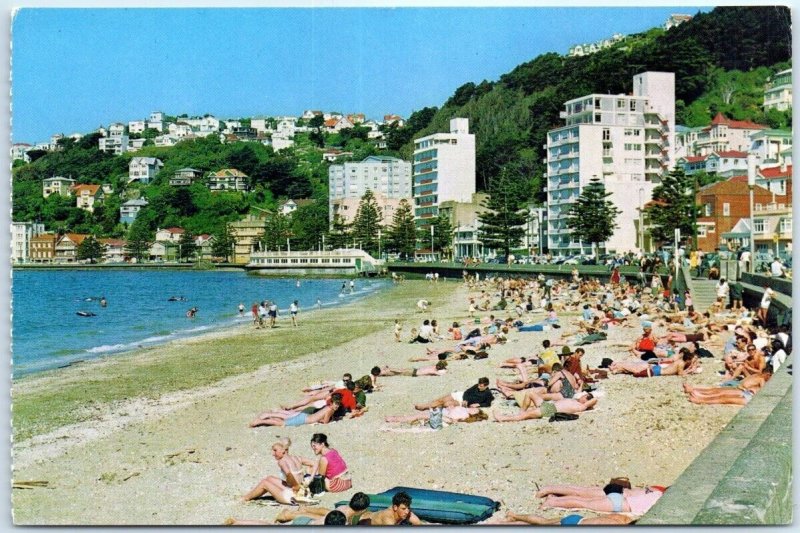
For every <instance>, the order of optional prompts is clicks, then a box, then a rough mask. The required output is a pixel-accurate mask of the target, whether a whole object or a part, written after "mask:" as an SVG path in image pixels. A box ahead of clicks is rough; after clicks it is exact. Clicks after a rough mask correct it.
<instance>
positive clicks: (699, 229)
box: [697, 225, 706, 239]
mask: <svg viewBox="0 0 800 533" xmlns="http://www.w3.org/2000/svg"><path fill="white" fill-rule="evenodd" d="M697 236H698V237H700V238H702V239H705V238H706V226H704V225H699V226H697Z"/></svg>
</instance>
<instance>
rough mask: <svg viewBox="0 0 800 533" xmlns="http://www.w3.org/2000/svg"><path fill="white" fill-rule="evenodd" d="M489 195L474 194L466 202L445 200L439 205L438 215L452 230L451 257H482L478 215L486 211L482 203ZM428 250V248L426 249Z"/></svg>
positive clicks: (482, 250) (482, 249)
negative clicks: (445, 218) (442, 217)
mask: <svg viewBox="0 0 800 533" xmlns="http://www.w3.org/2000/svg"><path fill="white" fill-rule="evenodd" d="M488 198H489V195H488V194H486V193H483V192H476V193H473V194H472V197H471V198H470V200H469V201H468V202H459V201H455V200H445V201H444V202H440V203H439V214H441V215H442V216H444V217H447V220H448V221H449V222H450V227H451V228H453V245H452V248H453V257H454V258H455V259H457V260H458V259H462V258H465V257H483V255H484V252H485V250H484V248H483V243H481V242H480V227H481V223H480V219H479V218H478V215H480V214H481V213H484V212H486V211H488V209H487V208H486V207H484V203H485V202H486V200H487V199H488ZM426 248H429V247H426Z"/></svg>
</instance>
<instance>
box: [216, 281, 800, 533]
mask: <svg viewBox="0 0 800 533" xmlns="http://www.w3.org/2000/svg"><path fill="white" fill-rule="evenodd" d="M428 279H429V280H430V281H431V283H436V282H438V276H436V277H429V278H428ZM463 282H464V283H465V284H466V286H467V288H468V293H467V294H468V299H467V301H465V302H464V315H465V316H466V319H465V320H463V321H462V322H453V323H452V324H440V323H438V322H437V320H435V319H430V318H425V319H423V318H422V317H427V316H432V314H435V308H434V307H433V306H432V304H431V302H430V301H429V300H427V299H420V300H419V301H418V302H417V311H418V312H419V313H422V315H421V318H420V320H419V322H420V323H419V324H415V325H414V327H411V328H410V329H409V331H408V333H406V331H405V328H404V324H403V323H402V322H401V321H400V320H397V321H395V324H394V327H393V330H392V331H391V333H387V336H388V339H387V340H389V339H390V340H391V342H408V343H412V344H419V345H420V351H419V354H418V356H416V357H414V358H412V359H411V360H410V362H412V363H418V364H417V365H416V366H408V367H402V368H401V367H391V366H387V365H379V364H378V365H375V366H374V367H373V368H372V369H371V371H370V372H369V374H366V375H364V376H357V377H356V378H355V379H354V377H353V376H352V375H351V374H350V373H347V372H343V374H342V375H341V379H338V376H331V380H330V381H327V382H321V383H313V384H310V385H309V386H308V387H306V388H304V389H303V390H301V391H298V392H297V394H296V398H292V399H291V400H290V401H287V402H285V403H284V404H282V405H276V406H274V407H272V408H270V409H267V410H265V411H263V412H261V413H259V414H258V415H257V416H256V417H255V418H254V419H253V420H252V422H250V426H251V427H258V426H284V427H292V426H300V425H305V424H317V425H319V426H320V432H319V433H315V434H314V435H313V437H312V438H311V443H310V446H311V451H312V452H313V457H311V458H308V457H304V456H302V455H300V454H296V453H295V452H294V451H293V449H292V448H291V444H292V443H291V440H290V439H289V438H282V439H280V440H278V441H277V442H275V443H274V444H272V455H273V457H274V459H275V461H276V463H277V468H278V472H279V474H278V475H270V476H268V477H265V478H263V479H261V480H260V481H257V483H256V484H255V486H254V487H253V489H252V490H250V492H248V493H247V494H245V495H243V496H242V498H243V500H244V501H251V500H256V499H263V498H269V499H273V500H274V502H276V504H281V505H283V506H284V508H283V509H282V510H281V512H280V513H279V514H278V516H277V518H276V523H290V524H301V525H323V524H333V525H343V524H347V525H351V524H371V525H399V524H410V525H417V524H423V523H424V522H423V521H422V520H421V519H420V518H419V517H418V516H417V515H416V514H415V513H414V502H413V501H412V497H411V495H409V494H407V493H406V492H399V493H396V494H395V495H394V496H393V498H392V501H391V505H390V506H389V507H387V508H386V509H383V510H378V511H370V510H369V506H370V498H369V495H367V494H365V493H363V492H356V493H355V494H353V495H352V497H351V498H350V500H349V502H348V503H347V504H346V505H341V506H339V507H337V508H336V509H326V508H323V507H321V506H316V505H314V503H316V502H315V500H314V499H313V498H314V496H316V495H319V494H321V493H324V492H332V493H337V492H344V491H348V490H351V489H353V488H354V487H355V488H357V481H358V480H355V481H354V480H353V479H352V478H351V476H350V473H349V471H348V466H347V458H345V457H342V456H341V455H340V454H339V452H338V451H337V450H336V448H335V447H333V446H332V443H330V442H328V438H327V436H326V435H325V433H322V432H321V431H322V427H323V426H324V425H326V424H331V423H336V422H338V421H341V420H345V419H357V418H359V417H362V416H368V414H367V413H368V410H369V406H368V403H370V402H372V401H380V400H379V399H380V391H381V390H384V389H385V388H388V387H398V386H402V383H403V382H404V381H403V380H397V379H393V378H394V377H396V376H406V377H413V378H426V379H427V378H431V379H435V378H437V377H438V376H442V375H444V374H446V373H447V370H448V367H449V366H450V365H458V362H459V361H461V360H465V359H483V358H489V357H490V355H491V351H492V347H493V346H496V345H498V344H503V343H505V342H507V341H508V340H509V338H511V337H513V336H518V337H519V338H520V340H523V341H524V336H525V334H526V332H530V331H540V332H541V331H544V332H549V334H548V337H549V338H548V339H546V340H544V341H543V342H542V343H541V346H540V347H539V346H531V345H530V343H528V344H527V345H526V344H525V343H524V342H523V343H522V344H521V345H526V346H528V352H529V353H525V354H520V355H519V356H518V357H512V358H507V359H498V360H497V361H495V363H496V367H497V368H502V369H505V370H504V372H506V374H504V375H503V376H502V379H501V377H498V376H493V379H490V377H489V376H485V377H481V378H480V379H478V380H477V383H471V384H465V386H464V390H463V391H457V392H453V393H451V394H447V395H444V396H441V397H434V398H429V399H427V401H423V402H417V403H416V404H414V405H413V409H409V411H411V412H409V413H407V414H398V415H394V416H388V417H386V418H385V422H386V423H387V424H390V425H412V426H417V427H420V428H423V427H424V428H425V429H426V430H439V429H441V428H443V427H446V426H448V425H450V424H470V423H525V421H528V420H536V419H546V420H549V421H551V422H556V421H569V420H573V419H575V418H577V417H579V416H580V415H581V414H582V413H585V412H586V411H589V410H591V409H593V408H594V407H595V406H596V405H597V404H598V402H599V401H601V400H602V401H603V402H614V398H613V397H611V396H610V395H605V394H604V393H603V391H602V389H603V382H604V381H605V380H614V379H631V378H630V377H625V378H623V377H620V375H622V374H625V375H628V376H632V377H633V378H636V379H635V380H634V382H635V386H638V385H639V384H641V385H644V386H646V385H645V383H646V382H644V381H642V382H640V381H639V379H641V380H647V379H650V378H659V377H668V376H671V377H673V378H674V381H675V385H674V386H675V387H676V388H678V387H679V388H680V390H681V391H683V393H685V398H686V401H687V402H692V403H694V404H730V405H737V406H744V405H746V404H747V403H748V402H750V401H751V399H752V398H753V396H754V395H755V394H757V393H758V392H759V391H760V390H761V389H762V387H763V386H764V384H765V383H766V382H767V381H769V379H770V377H771V376H772V375H773V373H774V372H776V371H777V370H778V369H779V368H780V367H781V365H782V364H783V363H784V362H785V360H786V357H787V354H788V353H790V351H791V337H790V329H789V328H790V326H781V327H778V326H776V325H774V324H769V323H768V316H769V313H768V311H769V307H770V305H771V304H772V299H773V297H774V293H773V292H772V290H771V289H767V290H765V292H764V296H763V298H762V299H761V301H760V303H759V306H758V308H756V309H748V308H746V307H745V306H744V305H743V303H742V296H741V291H738V290H737V289H736V288H735V290H734V291H733V292H731V291H730V287H729V286H728V285H727V282H725V280H721V283H720V284H719V286H718V291H717V295H718V298H717V301H716V302H714V304H713V305H712V306H710V307H709V308H708V309H695V307H694V305H693V302H692V297H691V294H689V293H688V292H687V293H685V294H678V291H676V290H673V288H672V286H671V285H672V282H671V279H670V278H669V277H668V276H663V277H662V276H661V275H659V274H648V275H647V277H644V276H637V278H636V279H630V280H629V279H625V277H624V276H620V275H619V273H618V272H616V273H615V275H612V276H611V278H610V280H609V281H608V282H607V283H603V282H601V281H600V280H598V279H595V278H585V277H581V276H580V274H579V273H578V271H577V270H573V271H572V274H571V277H569V278H568V279H561V280H556V279H552V278H550V279H548V278H545V277H544V276H542V275H539V276H535V277H521V276H520V277H518V278H501V277H490V278H487V279H480V278H479V274H475V275H470V274H468V273H467V272H466V271H465V272H464V274H463ZM722 285H725V286H724V287H723V286H722ZM616 328H627V330H628V331H629V332H630V334H629V335H628V336H627V337H628V338H630V339H635V340H632V342H630V343H627V344H616V345H614V346H615V351H614V353H616V354H618V356H617V357H616V358H614V359H611V358H604V359H603V360H602V362H601V364H599V365H597V367H596V368H591V367H589V366H588V365H586V364H585V363H584V362H583V357H584V356H585V354H586V353H587V351H589V350H592V348H593V347H592V345H593V344H595V345H596V346H597V345H600V344H602V343H608V340H607V337H608V332H609V330H612V329H616ZM655 331H659V332H660V333H659V334H656V333H654V332H655ZM705 358H716V359H719V360H722V361H723V362H724V371H722V372H721V374H724V375H720V376H719V384H718V386H716V387H699V386H693V385H692V384H691V376H692V375H693V374H697V373H699V372H702V368H703V367H702V365H703V360H704V359H705ZM508 372H513V376H509V375H508ZM509 377H511V379H509ZM467 385H468V386H467ZM373 399H374V400H373ZM500 405H502V406H503V407H506V408H508V407H511V408H512V409H513V411H512V412H508V409H504V410H501V409H499V408H498V406H500ZM503 411H505V412H503ZM352 423H357V422H355V421H354V422H352ZM553 481H554V483H557V481H558V480H553ZM667 490H669V487H664V486H658V485H644V486H635V485H632V484H631V482H630V480H629V479H628V478H626V477H618V478H614V479H610V480H609V481H608V483H607V484H605V485H604V486H594V487H592V486H575V485H559V484H553V485H548V486H543V487H539V490H538V492H537V493H536V494H535V497H536V498H539V499H541V502H540V508H541V509H549V508H553V509H563V510H565V513H567V514H565V515H564V516H563V517H557V518H550V517H544V516H539V515H536V514H521V513H516V512H513V511H512V510H510V509H505V514H504V516H502V517H501V515H499V514H496V515H495V516H493V517H491V518H490V519H489V520H487V521H485V522H484V523H492V524H521V525H524V524H532V525H555V524H561V525H578V524H580V525H602V524H608V525H623V524H629V523H634V522H635V521H636V520H637V519H638V518H640V517H641V516H642V515H644V514H645V513H646V512H647V511H648V510H649V509H650V508H651V507H652V506H653V505H654V504H655V503H656V502H657V501H658V499H659V498H660V497H661V495H662V494H664V492H665V491H667ZM488 496H491V495H488ZM586 511H591V513H588V514H587V513H586ZM227 523H229V524H264V523H265V522H259V521H248V520H236V519H229V521H228V522H227Z"/></svg>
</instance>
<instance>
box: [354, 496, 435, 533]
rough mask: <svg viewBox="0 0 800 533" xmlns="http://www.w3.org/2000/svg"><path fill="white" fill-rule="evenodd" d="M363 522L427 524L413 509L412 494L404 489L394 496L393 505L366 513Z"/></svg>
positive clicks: (393, 524)
mask: <svg viewBox="0 0 800 533" xmlns="http://www.w3.org/2000/svg"><path fill="white" fill-rule="evenodd" d="M361 523H368V525H372V526H421V525H423V524H425V522H423V521H422V520H420V519H419V517H418V516H417V515H415V514H414V513H413V512H412V511H411V496H409V495H408V493H406V492H402V491H401V492H398V493H397V494H395V495H394V496H392V506H391V507H387V508H386V509H384V510H383V511H377V512H374V513H368V514H366V516H364V518H363V519H362V522H361Z"/></svg>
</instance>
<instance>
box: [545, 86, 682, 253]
mask: <svg viewBox="0 0 800 533" xmlns="http://www.w3.org/2000/svg"><path fill="white" fill-rule="evenodd" d="M564 106H565V111H562V112H561V118H563V119H565V120H566V126H563V127H560V128H557V129H554V130H550V131H548V133H547V145H546V146H545V148H546V150H547V158H546V159H545V163H546V164H547V170H546V177H547V185H546V188H545V191H546V192H547V225H548V228H547V231H548V236H547V246H548V248H549V250H550V252H551V253H552V254H554V255H568V254H574V253H588V252H589V249H590V245H589V244H588V243H583V244H582V243H580V242H579V241H578V239H577V238H576V237H575V236H573V234H572V230H570V229H569V228H567V225H566V223H567V215H568V213H569V210H570V208H571V207H572V205H573V204H574V203H575V201H576V200H577V199H578V197H579V196H580V194H581V191H582V190H583V188H584V187H585V186H586V185H588V184H589V182H590V180H591V179H592V177H597V178H598V179H599V180H600V182H601V183H602V184H603V185H604V187H605V190H606V191H607V192H610V193H611V196H610V197H609V199H610V200H611V201H612V202H613V203H614V205H616V206H617V208H618V209H620V211H621V213H620V214H619V215H618V216H617V219H616V224H617V228H616V230H615V232H614V235H613V236H612V237H611V239H609V241H608V242H607V243H606V246H605V247H606V249H607V250H608V251H614V252H627V251H630V250H634V249H637V248H638V245H637V232H636V226H635V224H634V222H635V221H636V220H638V217H639V208H640V207H641V206H642V205H644V204H645V203H646V202H648V201H649V200H650V199H651V197H652V191H653V188H654V187H655V185H656V184H658V183H659V182H660V181H661V177H662V176H663V175H664V174H665V173H667V172H669V170H671V169H672V168H673V167H674V166H675V74H674V73H672V72H644V73H641V74H637V75H635V76H634V77H633V94H630V95H625V94H618V95H608V94H590V95H587V96H584V97H581V98H576V99H574V100H570V101H568V102H566V103H565V104H564Z"/></svg>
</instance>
